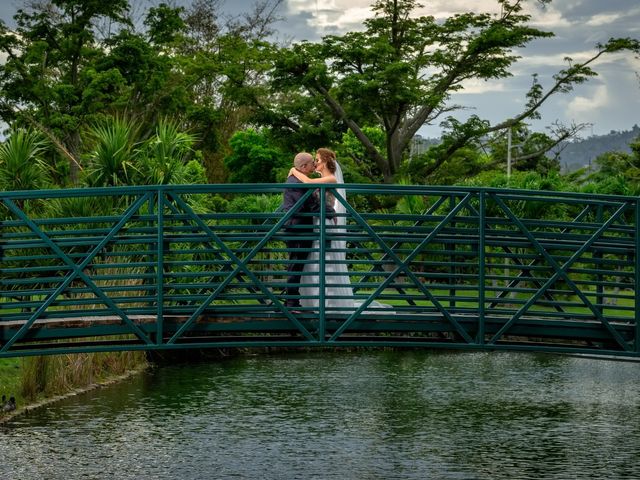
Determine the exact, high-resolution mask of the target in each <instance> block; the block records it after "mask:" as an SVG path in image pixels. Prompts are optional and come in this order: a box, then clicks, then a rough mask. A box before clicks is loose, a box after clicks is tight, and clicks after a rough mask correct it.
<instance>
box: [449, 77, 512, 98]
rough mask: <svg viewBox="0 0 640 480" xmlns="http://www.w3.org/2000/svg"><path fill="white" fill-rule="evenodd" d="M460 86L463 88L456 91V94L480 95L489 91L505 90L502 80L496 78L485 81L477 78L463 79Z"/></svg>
mask: <svg viewBox="0 0 640 480" xmlns="http://www.w3.org/2000/svg"><path fill="white" fill-rule="evenodd" d="M462 86H463V87H464V90H460V91H459V92H458V94H462V95H465V94H466V95H482V94H485V93H489V92H494V93H495V92H504V91H505V90H506V86H505V83H504V82H501V81H497V80H490V81H485V80H481V79H478V78H473V79H469V80H465V81H464V82H463V83H462Z"/></svg>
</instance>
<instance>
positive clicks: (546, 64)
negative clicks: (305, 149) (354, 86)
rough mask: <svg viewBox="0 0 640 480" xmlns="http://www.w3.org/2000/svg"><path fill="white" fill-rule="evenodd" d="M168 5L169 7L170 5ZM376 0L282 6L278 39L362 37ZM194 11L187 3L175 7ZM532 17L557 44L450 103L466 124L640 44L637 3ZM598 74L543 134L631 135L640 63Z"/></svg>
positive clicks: (563, 3)
mask: <svg viewBox="0 0 640 480" xmlns="http://www.w3.org/2000/svg"><path fill="white" fill-rule="evenodd" d="M134 1H135V2H137V3H138V4H139V5H140V4H147V5H153V4H156V5H157V4H158V3H160V0H134ZM165 1H167V0H165ZM372 1H373V0H283V2H282V4H281V5H280V8H279V11H278V13H279V15H280V16H281V17H282V18H283V20H282V21H280V22H278V23H277V24H276V25H275V27H276V29H277V33H276V39H277V40H282V41H285V40H290V41H293V42H296V41H301V40H308V41H319V40H320V39H321V38H322V37H323V36H324V35H339V34H342V33H345V32H347V31H355V30H363V29H364V28H363V20H364V19H366V18H369V17H371V16H372V11H371V9H370V5H371V3H372ZM173 3H174V4H178V5H188V4H189V3H190V1H189V0H173ZM254 3H255V1H254V0H226V1H225V2H224V3H223V7H222V8H223V10H224V12H225V13H226V14H227V15H229V16H233V15H238V14H240V13H241V12H247V11H249V10H250V9H251V6H252V5H253V4H254ZM420 3H422V4H423V7H421V8H420V9H418V10H416V14H420V15H433V16H434V17H435V18H436V19H439V18H442V19H444V18H446V17H448V16H450V15H453V14H455V13H461V12H468V11H474V12H480V11H488V12H491V11H497V2H495V1H494V0H421V2H420ZM22 4H23V2H22V1H21V0H0V18H2V19H3V20H4V21H5V23H7V24H8V25H10V24H11V18H12V16H13V14H14V13H15V11H16V9H17V8H18V7H19V6H21V5H22ZM526 5H527V6H526V11H527V12H528V13H530V14H531V16H532V18H531V21H530V24H531V25H532V26H534V27H537V28H540V29H543V30H546V31H551V32H553V33H554V34H555V36H554V37H551V38H547V39H540V40H535V41H533V42H531V43H529V44H528V45H527V46H526V47H525V48H524V49H521V50H519V51H518V52H517V54H519V55H520V56H521V57H522V58H521V59H520V60H519V61H518V62H517V63H516V64H515V66H513V67H512V69H511V72H512V73H513V76H512V77H510V78H508V79H501V80H497V81H491V82H483V81H479V82H478V81H476V82H469V83H467V84H465V85H464V86H465V88H464V90H463V91H462V92H461V93H458V94H456V95H454V96H453V98H452V103H455V104H456V105H461V106H463V107H464V109H463V110H461V111H459V112H457V113H456V114H455V116H457V117H458V118H460V119H463V118H465V117H466V116H468V115H471V114H476V115H478V116H480V117H481V118H486V119H488V120H490V121H491V122H492V123H497V122H500V121H502V120H504V119H506V118H510V117H513V116H515V115H517V114H518V113H519V112H520V111H522V109H523V105H524V104H525V103H526V98H525V94H526V92H527V91H528V89H529V87H530V86H531V81H532V75H533V74H534V73H537V74H538V79H539V81H540V83H541V84H542V86H543V87H545V86H546V87H548V86H550V85H552V82H553V78H552V77H553V75H554V74H555V73H557V72H558V71H559V70H560V69H562V68H565V67H566V66H567V63H566V62H564V59H565V57H571V58H572V59H574V60H575V61H580V60H584V59H586V58H588V57H589V56H591V55H592V54H593V53H594V52H595V51H596V45H597V44H598V43H603V42H606V41H607V40H608V39H609V38H611V37H632V38H637V39H640V1H639V0H552V2H551V4H549V5H546V6H545V7H544V8H541V7H540V5H539V4H538V3H537V2H535V1H532V0H529V1H528V2H527V4H526ZM593 68H594V69H595V70H596V72H597V73H598V76H597V77H595V78H592V79H591V80H589V81H588V82H587V83H586V84H582V85H578V86H576V87H575V89H574V91H573V92H571V93H569V94H562V95H555V96H553V97H552V98H551V99H549V100H548V101H547V103H546V104H545V105H544V106H543V108H542V109H541V110H540V113H541V114H542V120H538V121H532V122H530V124H531V128H532V129H533V130H537V131H545V129H546V128H547V127H548V126H550V125H551V124H553V123H554V122H556V121H558V122H561V123H563V124H565V125H570V124H572V123H589V124H591V127H589V128H587V129H585V130H584V131H583V132H582V136H583V137H587V136H590V135H603V134H606V133H609V132H610V131H612V130H616V131H623V130H630V129H631V127H632V126H633V125H634V124H640V58H638V57H636V56H634V55H633V54H630V53H622V54H615V55H609V56H606V57H605V58H601V59H600V60H599V61H598V62H597V63H596V64H595V65H593ZM419 133H420V134H422V135H423V136H425V137H438V136H440V133H441V128H440V126H439V125H431V126H424V127H423V128H422V129H421V130H420V131H419Z"/></svg>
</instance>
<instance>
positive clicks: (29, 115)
mask: <svg viewBox="0 0 640 480" xmlns="http://www.w3.org/2000/svg"><path fill="white" fill-rule="evenodd" d="M34 5H35V6H34V7H33V8H24V9H20V10H18V13H17V14H16V15H15V17H14V18H15V20H16V24H17V27H16V29H15V31H10V30H9V29H7V27H6V26H5V24H4V23H0V50H2V51H3V53H4V54H5V55H7V61H6V62H5V63H4V64H3V65H2V66H0V94H1V95H2V98H3V104H2V108H1V109H0V118H1V119H2V120H3V121H4V122H6V123H9V124H10V123H12V122H14V121H19V122H23V123H24V122H28V123H31V124H32V125H34V126H37V127H38V128H40V129H41V130H43V131H44V132H46V133H47V134H48V135H49V136H50V137H53V138H54V139H55V143H56V144H57V145H58V146H59V147H60V148H61V149H62V150H63V151H64V152H65V154H66V155H67V156H68V157H69V158H70V160H72V161H71V163H70V171H71V176H72V178H73V179H74V180H75V179H77V171H78V166H79V162H78V161H77V153H78V150H79V148H80V136H79V131H80V126H81V125H82V124H83V122H84V121H86V120H87V117H88V116H90V115H91V114H92V113H95V107H96V105H95V104H94V103H93V102H87V101H86V99H85V97H84V93H85V89H86V88H87V86H88V85H89V84H91V83H93V84H94V87H95V86H97V84H96V83H95V82H96V78H95V75H94V72H93V71H91V69H90V66H91V63H92V61H93V59H94V58H95V57H96V56H100V55H102V53H103V52H102V51H101V50H100V48H98V45H97V30H96V24H97V23H98V22H100V21H104V20H106V21H110V22H113V23H114V24H121V25H126V24H127V23H128V20H127V18H126V14H127V11H128V8H129V3H128V1H127V0H113V1H109V2H105V1H103V0H51V1H50V2H44V3H42V4H34ZM111 73H113V72H111ZM98 83H100V82H98ZM103 83H105V82H103ZM106 83H108V84H109V86H107V89H109V88H110V84H111V83H112V82H106Z"/></svg>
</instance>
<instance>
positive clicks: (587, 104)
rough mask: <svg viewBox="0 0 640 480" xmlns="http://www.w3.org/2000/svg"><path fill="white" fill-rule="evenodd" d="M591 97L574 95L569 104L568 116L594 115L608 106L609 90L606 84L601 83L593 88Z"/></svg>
mask: <svg viewBox="0 0 640 480" xmlns="http://www.w3.org/2000/svg"><path fill="white" fill-rule="evenodd" d="M592 91H593V95H592V96H590V97H584V96H577V97H574V98H573V99H572V100H571V101H570V102H569V104H568V105H567V114H568V115H567V116H568V117H570V118H582V117H585V116H591V115H594V114H595V112H596V111H597V110H598V109H600V108H604V107H606V106H607V104H608V103H609V91H608V90H607V86H606V85H600V86H598V87H595V88H594V89H592Z"/></svg>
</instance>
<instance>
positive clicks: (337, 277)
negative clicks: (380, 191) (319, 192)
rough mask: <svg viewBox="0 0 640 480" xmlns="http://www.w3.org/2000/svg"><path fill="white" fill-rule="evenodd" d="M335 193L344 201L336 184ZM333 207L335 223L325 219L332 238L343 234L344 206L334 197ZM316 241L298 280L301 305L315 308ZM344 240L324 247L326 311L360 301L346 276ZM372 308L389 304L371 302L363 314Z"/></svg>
mask: <svg viewBox="0 0 640 480" xmlns="http://www.w3.org/2000/svg"><path fill="white" fill-rule="evenodd" d="M334 175H335V177H336V181H337V185H343V184H344V177H343V175H342V168H341V167H340V164H339V163H337V162H336V171H335V173H334ZM335 191H336V193H337V194H338V196H340V197H342V198H343V199H344V201H345V202H346V201H347V193H346V190H345V189H344V188H341V187H337V188H336V189H335ZM333 208H334V210H335V212H336V217H335V218H336V222H335V223H334V221H333V219H327V220H326V231H327V234H331V235H332V236H334V237H336V236H337V237H341V236H342V237H344V235H345V233H346V224H347V217H346V211H347V209H346V207H345V205H344V204H343V203H342V202H341V201H340V200H338V198H336V199H335V201H334V204H333ZM318 222H319V220H318V218H317V217H316V219H314V223H315V224H316V225H317V224H318ZM318 246H319V242H318V241H317V240H314V242H313V246H312V251H311V253H310V254H309V257H308V260H309V262H308V263H307V264H305V266H304V269H303V271H302V278H301V281H300V283H301V284H303V285H304V284H306V285H307V286H302V287H300V295H301V296H302V297H305V296H309V297H310V298H302V299H301V304H302V306H304V307H315V308H317V307H318V305H319V284H320V281H319V278H318V266H319V263H320V262H319V261H318V260H319V248H318ZM346 248H347V242H346V240H345V239H344V238H340V239H338V240H333V241H332V242H331V246H330V247H327V249H326V250H325V270H324V271H325V310H326V312H327V313H332V312H333V313H335V312H345V311H347V312H352V311H353V310H355V309H357V308H358V307H360V306H361V305H362V302H357V301H356V300H355V297H354V294H353V288H352V287H351V279H350V276H349V270H348V268H347V260H346V255H347V249H346ZM370 307H372V308H373V309H375V308H376V307H377V308H380V307H382V308H390V307H391V306H390V305H385V304H382V303H379V302H372V303H371V304H370V305H369V306H368V307H367V310H365V313H370V312H371V309H370Z"/></svg>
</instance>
